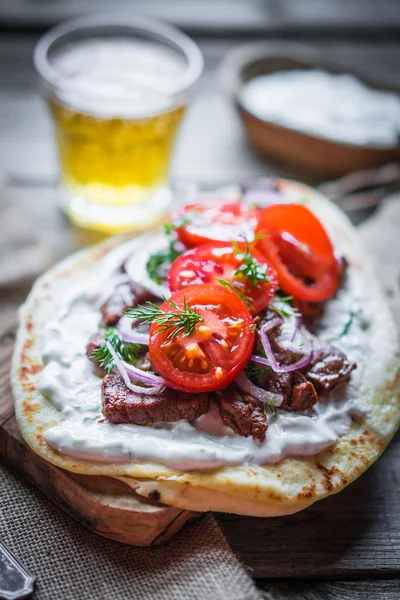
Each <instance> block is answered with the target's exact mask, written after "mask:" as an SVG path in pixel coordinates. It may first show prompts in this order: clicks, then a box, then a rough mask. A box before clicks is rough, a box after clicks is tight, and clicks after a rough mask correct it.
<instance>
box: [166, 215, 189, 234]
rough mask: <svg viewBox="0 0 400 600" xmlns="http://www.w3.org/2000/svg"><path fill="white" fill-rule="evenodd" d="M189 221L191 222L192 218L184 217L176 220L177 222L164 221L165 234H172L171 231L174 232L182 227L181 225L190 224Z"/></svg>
mask: <svg viewBox="0 0 400 600" xmlns="http://www.w3.org/2000/svg"><path fill="white" fill-rule="evenodd" d="M189 223H190V220H189V219H188V218H186V217H182V218H181V219H179V220H178V221H175V223H164V232H165V235H171V233H173V232H174V231H175V229H180V228H181V227H186V225H189Z"/></svg>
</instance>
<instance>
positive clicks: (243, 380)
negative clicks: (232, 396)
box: [236, 372, 283, 406]
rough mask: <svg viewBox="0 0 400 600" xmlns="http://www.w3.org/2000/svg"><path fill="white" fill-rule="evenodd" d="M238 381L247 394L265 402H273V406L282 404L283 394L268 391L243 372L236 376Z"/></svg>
mask: <svg viewBox="0 0 400 600" xmlns="http://www.w3.org/2000/svg"><path fill="white" fill-rule="evenodd" d="M236 383H237V384H238V386H239V387H240V389H241V390H242V391H243V392H246V394H249V395H250V396H253V398H256V399H257V400H260V402H262V403H263V404H272V405H273V406H280V405H281V404H282V401H283V396H282V394H274V393H272V392H268V391H267V390H263V389H262V388H260V387H258V386H257V385H255V384H254V383H252V382H251V381H250V379H249V378H248V377H247V376H246V375H245V374H244V373H243V372H242V373H240V375H239V376H238V377H236Z"/></svg>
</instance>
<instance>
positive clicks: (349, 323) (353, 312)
mask: <svg viewBox="0 0 400 600" xmlns="http://www.w3.org/2000/svg"><path fill="white" fill-rule="evenodd" d="M357 314H358V311H357V310H351V311H350V315H349V318H348V319H347V321H346V323H345V324H344V326H343V329H342V331H341V332H340V333H339V335H337V336H336V337H334V338H331V339H330V340H329V341H330V342H336V341H338V340H340V339H342V337H344V336H345V335H347V334H348V333H349V330H350V327H351V326H352V324H353V322H354V319H355V317H356V316H357Z"/></svg>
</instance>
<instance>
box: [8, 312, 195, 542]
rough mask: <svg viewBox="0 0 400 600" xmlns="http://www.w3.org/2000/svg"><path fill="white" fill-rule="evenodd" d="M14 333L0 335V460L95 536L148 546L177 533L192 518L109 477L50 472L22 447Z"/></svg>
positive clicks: (51, 469) (13, 326) (12, 327)
mask: <svg viewBox="0 0 400 600" xmlns="http://www.w3.org/2000/svg"><path fill="white" fill-rule="evenodd" d="M15 331H16V323H12V324H11V325H10V326H9V327H8V328H7V329H6V330H4V329H3V330H0V457H2V458H3V459H4V460H5V461H6V462H7V463H8V464H9V465H11V466H12V467H13V468H15V469H17V470H18V471H20V472H22V473H24V475H26V476H27V477H28V478H29V479H30V480H31V481H32V482H33V483H34V484H35V485H36V487H38V488H39V489H40V490H41V491H42V492H43V493H44V494H46V496H47V497H48V498H50V500H52V501H53V502H55V503H56V504H58V505H59V506H60V507H61V508H62V509H64V510H65V511H66V512H68V513H69V514H70V515H71V516H72V517H74V519H76V520H77V521H79V522H80V523H82V524H83V525H85V526H86V527H88V528H89V529H91V530H92V531H94V532H95V533H98V534H99V535H103V536H105V537H108V538H111V539H113V540H117V541H119V542H123V543H125V544H131V545H134V546H151V545H154V544H160V543H161V542H164V541H165V540H167V539H169V538H170V537H171V536H173V535H174V534H175V533H177V532H178V531H179V530H180V529H181V527H182V526H183V525H184V524H185V523H186V521H188V520H189V519H191V518H193V517H194V516H196V513H193V512H189V511H186V510H181V509H179V508H174V507H172V506H164V505H162V504H158V503H157V502H151V501H150V500H147V499H144V498H142V497H140V496H139V495H138V494H136V493H135V492H134V491H133V490H132V489H131V488H130V487H129V486H128V485H126V484H124V483H122V482H120V481H117V480H116V479H112V478H111V477H101V476H99V477H97V476H88V475H76V474H74V473H70V472H68V471H65V470H63V469H60V468H58V467H55V466H54V465H52V464H50V463H48V462H47V461H45V460H44V459H42V458H40V456H38V455H37V454H35V453H34V452H33V451H32V450H31V449H30V448H29V446H28V445H27V444H26V443H25V442H24V440H23V439H22V436H21V434H20V432H19V429H18V425H17V421H16V419H15V414H14V405H13V398H12V393H11V387H10V381H9V378H10V360H11V355H12V349H13V346H14V338H15Z"/></svg>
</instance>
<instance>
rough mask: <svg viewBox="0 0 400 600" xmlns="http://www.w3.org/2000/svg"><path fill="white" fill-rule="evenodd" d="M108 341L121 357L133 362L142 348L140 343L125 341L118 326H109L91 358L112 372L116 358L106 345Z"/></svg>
mask: <svg viewBox="0 0 400 600" xmlns="http://www.w3.org/2000/svg"><path fill="white" fill-rule="evenodd" d="M106 342H109V343H110V344H111V346H112V347H113V348H114V350H115V352H116V354H117V355H118V357H119V358H121V359H122V360H125V361H126V362H128V363H131V364H132V363H135V362H136V359H137V356H138V353H139V349H140V346H139V344H131V343H129V342H125V341H124V340H123V339H122V338H121V336H120V335H119V333H118V330H117V329H116V327H107V328H106V331H105V333H104V337H103V339H102V341H101V342H100V344H99V345H98V346H97V347H96V348H95V349H94V350H93V352H92V354H91V356H90V358H91V359H93V360H95V361H96V362H98V363H99V365H100V367H101V368H102V369H104V370H105V371H107V372H108V373H111V371H112V370H113V369H114V366H115V365H114V359H113V357H112V355H111V353H110V351H109V349H108V348H107V346H106Z"/></svg>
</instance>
